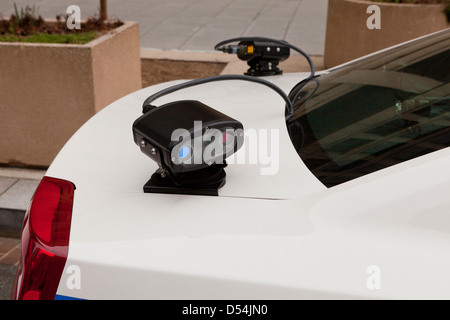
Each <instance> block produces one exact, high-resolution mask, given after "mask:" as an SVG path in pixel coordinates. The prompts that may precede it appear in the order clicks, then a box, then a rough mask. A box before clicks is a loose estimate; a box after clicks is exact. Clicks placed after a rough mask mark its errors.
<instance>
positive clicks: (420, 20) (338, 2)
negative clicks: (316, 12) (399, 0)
mask: <svg viewBox="0 0 450 320" xmlns="http://www.w3.org/2000/svg"><path fill="white" fill-rule="evenodd" d="M373 4H375V5H377V6H379V8H380V10H381V29H368V28H367V24H366V22H367V19H368V18H369V17H370V16H371V14H370V13H367V12H366V11H367V7H368V6H370V5H373ZM445 7H446V5H445V4H443V5H439V4H437V5H430V4H428V5H427V4H395V3H381V2H370V1H359V0H329V1H328V18H327V28H326V39H325V54H324V64H325V67H326V68H330V67H333V66H336V65H338V64H341V63H344V62H347V61H350V60H352V59H355V58H358V57H361V56H363V55H366V54H369V53H372V52H375V51H378V50H381V49H384V48H387V47H389V46H392V45H395V44H398V43H401V42H404V41H407V40H411V39H414V38H417V37H420V36H423V35H426V34H429V33H432V32H435V31H439V30H442V29H445V28H448V27H449V24H448V22H447V17H446V15H445V14H444V9H445Z"/></svg>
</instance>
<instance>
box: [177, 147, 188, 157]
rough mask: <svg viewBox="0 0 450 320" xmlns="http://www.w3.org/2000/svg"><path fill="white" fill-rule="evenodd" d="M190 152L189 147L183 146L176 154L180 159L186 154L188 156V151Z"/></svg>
mask: <svg viewBox="0 0 450 320" xmlns="http://www.w3.org/2000/svg"><path fill="white" fill-rule="evenodd" d="M190 152H191V148H189V147H186V146H184V147H183V148H181V149H180V152H178V156H179V157H180V159H185V158H186V157H187V156H189V153H190Z"/></svg>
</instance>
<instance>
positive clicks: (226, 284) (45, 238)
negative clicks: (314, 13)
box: [13, 30, 450, 311]
mask: <svg viewBox="0 0 450 320" xmlns="http://www.w3.org/2000/svg"><path fill="white" fill-rule="evenodd" d="M305 78H307V79H308V81H303V82H302V83H301V84H299V85H298V83H299V81H300V80H302V79H305ZM258 79H259V78H258ZM264 79H266V80H267V81H269V82H271V83H272V84H274V85H276V86H277V87H279V88H281V89H282V91H284V92H285V93H286V94H289V93H290V95H289V100H290V101H292V104H293V109H291V110H290V109H289V108H288V110H287V111H285V104H286V101H283V99H282V98H281V97H280V92H278V93H277V92H274V91H273V90H270V89H268V88H267V87H263V86H261V85H260V84H256V83H252V82H243V81H239V79H237V80H229V81H221V82H214V83H205V84H202V85H201V86H195V87H192V88H189V89H185V90H179V91H176V92H173V93H171V94H170V95H165V96H161V97H159V98H158V105H159V106H164V108H167V105H171V103H172V102H177V103H176V105H180V103H179V101H185V100H189V101H193V100H196V101H199V103H200V104H202V105H205V106H206V109H207V110H208V112H212V113H211V114H214V115H212V116H211V119H209V120H210V122H208V123H209V124H207V123H206V122H203V123H202V124H200V126H199V128H200V129H199V130H197V131H196V130H191V129H192V128H194V124H193V123H191V125H192V128H187V127H184V129H185V130H187V132H188V136H189V135H192V136H193V135H194V133H195V132H201V133H202V134H204V133H205V131H207V129H212V128H216V129H218V132H219V134H222V136H219V137H222V139H223V141H222V142H226V140H227V139H228V135H226V133H227V132H226V129H227V128H228V129H230V128H232V129H238V127H233V126H228V125H224V126H222V127H221V126H220V125H218V124H219V122H220V121H219V120H220V119H222V118H221V117H222V116H217V115H218V114H219V113H220V114H221V115H223V116H224V117H225V118H226V119H227V121H231V120H230V119H232V120H235V121H236V122H233V123H234V124H237V123H240V124H242V126H243V131H242V132H243V133H244V134H243V141H242V145H239V146H238V145H237V143H236V144H233V148H232V150H233V152H234V151H237V152H236V153H234V154H232V152H231V153H227V156H228V158H227V160H226V162H227V166H226V167H225V166H224V164H222V165H221V169H220V170H218V171H217V172H214V174H219V173H220V179H216V181H215V182H217V181H219V183H218V184H208V185H207V186H206V191H205V188H203V187H202V179H203V178H201V179H196V180H195V181H194V182H192V180H189V179H190V178H196V177H198V176H197V175H196V174H195V172H197V171H196V170H200V171H201V172H203V173H205V176H202V177H205V179H209V178H210V177H211V176H210V175H209V174H210V173H211V172H210V173H207V172H206V171H202V170H211V168H218V167H216V166H217V165H219V163H218V162H220V161H217V163H215V162H214V163H213V164H211V163H208V162H207V161H206V162H205V161H203V160H200V163H198V164H197V165H198V167H196V168H195V170H194V171H190V169H189V168H191V167H190V164H191V163H183V164H181V165H184V166H185V167H184V168H185V169H186V168H188V169H186V170H187V171H188V172H185V171H183V170H178V169H176V165H175V164H174V163H175V162H174V159H172V157H171V156H174V157H176V156H179V157H180V158H181V159H185V158H192V157H190V155H193V154H194V153H195V152H196V151H195V150H194V149H192V148H191V147H192V145H190V144H188V145H187V148H184V149H183V147H185V146H186V145H179V144H178V142H179V141H180V140H177V139H175V140H173V139H168V134H169V133H170V132H169V131H170V130H165V129H167V128H168V127H171V128H172V127H173V122H171V119H172V117H174V118H176V119H180V115H181V114H184V113H180V112H181V111H178V112H173V113H170V112H168V113H167V114H165V116H162V117H161V118H160V119H158V121H155V122H154V124H153V125H152V126H148V127H147V129H142V130H143V131H142V130H141V131H139V132H140V133H141V135H140V136H137V135H136V132H137V131H136V130H135V131H133V130H132V125H133V123H134V122H135V121H136V119H138V118H139V117H144V116H145V115H146V114H147V113H146V114H144V115H143V116H142V103H143V102H144V101H145V100H146V99H147V97H149V96H150V95H152V94H155V93H157V92H160V90H162V89H164V88H168V87H171V86H172V85H174V84H177V85H178V84H181V83H183V82H180V81H178V82H173V83H165V84H159V85H156V86H152V87H149V88H145V89H142V90H140V91H138V92H136V93H133V94H130V95H128V96H126V97H124V98H122V99H120V100H118V101H116V102H114V103H112V104H111V105H110V106H109V107H107V108H105V109H104V110H102V111H101V112H99V113H98V114H97V115H96V116H94V117H93V118H92V119H90V120H89V121H88V122H87V123H86V124H85V125H84V126H83V127H82V128H81V129H79V130H78V132H77V133H76V134H75V135H74V136H73V137H72V138H71V139H70V141H69V142H68V143H67V144H66V145H65V147H64V148H63V149H62V150H61V152H60V153H59V155H58V156H57V157H56V159H55V160H54V162H53V163H52V165H51V166H50V168H49V169H48V171H47V173H46V177H44V179H43V180H42V182H41V184H40V186H39V187H38V189H37V191H36V193H35V195H34V198H33V200H32V203H31V206H30V208H29V210H28V211H27V214H26V218H25V222H24V230H23V237H22V247H23V248H22V250H23V252H22V260H21V264H20V266H19V270H18V273H17V276H16V281H15V286H14V290H13V298H14V299H61V298H79V299H303V298H306V299H324V298H325V299H347V298H356V299H360V298H369V299H371V298H395V299H397V298H399V299H404V298H406V299H416V298H445V299H448V298H450V289H449V288H450V273H449V269H450V255H449V251H450V197H449V190H450V148H449V146H450V99H449V95H450V84H449V80H450V30H445V31H442V32H438V33H435V34H432V35H429V36H425V37H422V38H419V39H416V40H413V41H409V42H407V43H404V44H402V45H399V46H395V47H392V48H390V49H387V50H383V51H381V52H378V53H375V54H372V55H369V56H366V57H364V58H361V59H358V60H355V61H353V62H350V63H347V64H345V65H342V66H339V67H337V68H333V69H332V70H327V71H324V72H322V73H321V74H320V75H315V76H314V77H308V74H284V75H275V76H271V77H267V78H264ZM272 89H274V87H273V88H272ZM189 103H191V102H189ZM195 108H199V109H198V110H200V111H199V112H201V110H206V109H205V108H204V107H198V106H197V107H194V109H195ZM150 109H151V110H146V111H147V112H148V114H149V113H150V112H154V113H155V114H156V112H160V111H161V110H162V109H163V108H161V109H160V110H157V109H158V108H154V107H150ZM167 110H169V109H166V111H167ZM173 110H174V111H175V109H173ZM211 110H216V111H217V114H216V113H214V111H211ZM161 112H162V111H161ZM148 114H147V115H148ZM161 114H162V113H161ZM197 115H198V117H199V118H198V119H196V116H197ZM182 118H183V117H181V119H182ZM186 119H189V120H201V119H206V118H202V116H200V115H199V114H195V113H194V115H192V114H189V115H188V114H186ZM186 119H185V120H186ZM180 121H181V122H183V120H180ZM226 124H229V123H228V122H227V123H226ZM155 126H156V127H155ZM236 132H238V131H231V133H232V134H235V133H236ZM216 133H217V132H216ZM133 134H134V136H133ZM143 134H147V136H144V135H143ZM158 134H160V136H158ZM233 137H234V136H233ZM219 140H220V138H219ZM219 140H217V139H210V140H207V141H211V142H212V141H219ZM183 141H184V140H183ZM199 141H200V151H204V150H205V148H206V146H207V145H208V143H206V144H205V141H206V140H205V139H200V140H199ZM236 141H237V140H236ZM136 144H137V145H136ZM175 146H178V149H174V148H175ZM173 150H176V152H174V153H172V151H173ZM141 151H143V152H141ZM200 153H201V152H200ZM210 154H212V155H213V156H214V155H217V154H216V153H210ZM152 157H153V158H152ZM221 159H222V158H221ZM221 159H219V160H221ZM213 160H214V161H216V160H218V159H215V158H214V159H213ZM172 162H173V163H172ZM180 163H181V162H180ZM180 163H179V164H180ZM183 173H185V174H187V175H188V176H184V175H183ZM152 175H154V179H156V180H158V179H159V180H158V181H156V182H155V181H153V182H155V183H156V184H153V185H152V186H153V187H155V186H156V189H155V188H153V187H152V186H150V189H147V190H146V192H144V185H147V182H148V181H149V179H150V177H151V176H152ZM211 175H212V173H211ZM178 178H181V180H177V179H178ZM168 179H169V180H168ZM186 179H187V180H186ZM150 180H151V179H150ZM213 180H214V179H213ZM165 181H166V182H167V181H169V182H170V183H169V184H168V185H165V184H164V183H165ZM147 186H148V185H147ZM197 186H199V188H200V191H199V192H193V191H192V190H194V189H195V188H197ZM166 187H167V188H166ZM158 188H159V189H158ZM211 190H212V191H211ZM188 311H189V310H188ZM197 311H198V310H197Z"/></svg>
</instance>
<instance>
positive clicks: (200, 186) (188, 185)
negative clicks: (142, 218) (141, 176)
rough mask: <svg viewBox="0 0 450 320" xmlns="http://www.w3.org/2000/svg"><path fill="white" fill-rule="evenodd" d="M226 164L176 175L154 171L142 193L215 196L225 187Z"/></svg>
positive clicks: (159, 170)
mask: <svg viewBox="0 0 450 320" xmlns="http://www.w3.org/2000/svg"><path fill="white" fill-rule="evenodd" d="M226 166H227V165H226V164H222V165H219V164H215V165H212V166H211V167H208V168H205V169H202V170H197V171H192V172H186V173H177V174H176V175H171V174H168V173H167V171H163V170H161V169H158V170H156V172H155V173H153V175H152V176H151V178H150V180H149V181H148V182H147V183H146V184H145V185H144V193H165V194H190V195H205V196H217V195H218V190H219V189H220V188H221V187H223V186H224V185H225V177H226V173H225V170H224V168H225V167H226Z"/></svg>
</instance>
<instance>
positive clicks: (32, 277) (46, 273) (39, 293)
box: [11, 177, 75, 300]
mask: <svg viewBox="0 0 450 320" xmlns="http://www.w3.org/2000/svg"><path fill="white" fill-rule="evenodd" d="M74 190H75V186H74V185H73V183H71V182H69V181H66V180H60V179H55V178H50V177H44V178H43V179H42V181H41V183H40V184H39V186H38V188H37V189H36V192H35V193H34V196H33V199H32V200H31V203H30V207H29V208H28V210H27V212H26V214H25V219H24V222H23V230H22V257H21V261H20V264H19V268H18V270H17V274H16V279H15V281H14V287H13V292H12V296H11V298H12V299H17V300H51V299H54V298H55V295H56V290H57V289H58V284H59V281H60V279H61V275H62V272H63V269H64V265H65V263H66V260H67V253H68V250H69V234H70V222H71V219H72V205H73V195H74Z"/></svg>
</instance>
